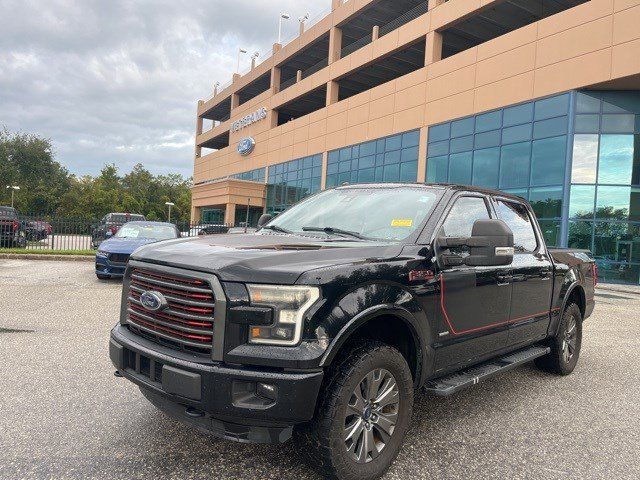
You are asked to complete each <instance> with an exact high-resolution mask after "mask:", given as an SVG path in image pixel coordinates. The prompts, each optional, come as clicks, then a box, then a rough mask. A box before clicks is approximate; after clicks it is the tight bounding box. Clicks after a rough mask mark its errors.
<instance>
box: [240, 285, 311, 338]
mask: <svg viewBox="0 0 640 480" xmlns="http://www.w3.org/2000/svg"><path fill="white" fill-rule="evenodd" d="M247 289H248V290H249V298H250V300H251V305H255V306H263V307H271V308H273V310H274V316H273V318H274V322H273V325H270V326H251V327H250V328H249V342H250V343H262V344H271V345H296V344H297V343H298V342H299V341H300V337H301V335H302V323H303V319H304V314H305V313H306V312H307V311H308V310H309V309H310V308H311V306H312V305H313V304H314V303H316V301H317V300H318V299H319V298H320V289H319V288H318V287H309V286H299V285H295V286H285V285H247Z"/></svg>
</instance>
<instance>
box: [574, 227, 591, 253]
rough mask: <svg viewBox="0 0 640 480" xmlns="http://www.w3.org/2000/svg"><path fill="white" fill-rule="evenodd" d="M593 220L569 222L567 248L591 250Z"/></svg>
mask: <svg viewBox="0 0 640 480" xmlns="http://www.w3.org/2000/svg"><path fill="white" fill-rule="evenodd" d="M592 238H593V222H584V221H579V222H575V221H574V222H569V244H568V245H569V248H578V249H583V250H591V248H592V247H591V240H592Z"/></svg>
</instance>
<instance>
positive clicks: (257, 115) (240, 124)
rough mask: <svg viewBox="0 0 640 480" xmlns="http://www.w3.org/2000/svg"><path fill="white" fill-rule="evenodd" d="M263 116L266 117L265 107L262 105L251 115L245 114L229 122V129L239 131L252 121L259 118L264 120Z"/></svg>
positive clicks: (254, 121)
mask: <svg viewBox="0 0 640 480" xmlns="http://www.w3.org/2000/svg"><path fill="white" fill-rule="evenodd" d="M265 118H267V109H266V108H264V107H262V108H261V109H260V110H258V111H257V112H254V113H252V114H251V115H247V116H246V117H243V118H241V119H240V120H237V121H235V122H233V123H232V124H231V131H232V132H239V131H240V130H242V129H243V128H245V127H248V126H249V125H253V124H254V123H256V122H259V121H260V120H264V119H265Z"/></svg>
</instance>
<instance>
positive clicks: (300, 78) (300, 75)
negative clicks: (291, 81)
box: [296, 70, 302, 83]
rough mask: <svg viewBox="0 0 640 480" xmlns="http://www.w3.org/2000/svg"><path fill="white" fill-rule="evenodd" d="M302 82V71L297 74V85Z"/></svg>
mask: <svg viewBox="0 0 640 480" xmlns="http://www.w3.org/2000/svg"><path fill="white" fill-rule="evenodd" d="M300 80H302V70H298V71H297V72H296V83H297V82H299V81H300Z"/></svg>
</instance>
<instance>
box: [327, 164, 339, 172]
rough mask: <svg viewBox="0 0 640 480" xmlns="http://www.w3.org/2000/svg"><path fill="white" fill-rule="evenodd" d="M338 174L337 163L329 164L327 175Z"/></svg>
mask: <svg viewBox="0 0 640 480" xmlns="http://www.w3.org/2000/svg"><path fill="white" fill-rule="evenodd" d="M333 173H338V164H337V163H329V164H328V165H327V174H333Z"/></svg>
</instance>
